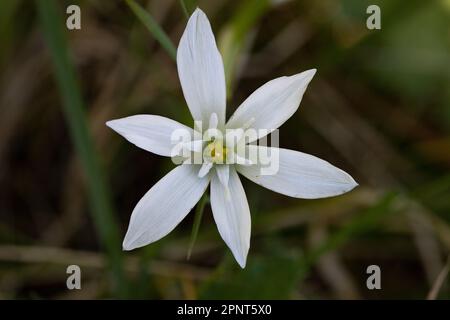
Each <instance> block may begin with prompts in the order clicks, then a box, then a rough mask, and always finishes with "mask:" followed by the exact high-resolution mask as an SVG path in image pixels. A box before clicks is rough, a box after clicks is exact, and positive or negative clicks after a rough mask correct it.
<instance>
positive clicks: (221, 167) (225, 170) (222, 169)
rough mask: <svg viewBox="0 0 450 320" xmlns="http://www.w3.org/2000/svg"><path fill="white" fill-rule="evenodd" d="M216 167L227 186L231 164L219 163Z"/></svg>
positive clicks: (218, 174) (220, 178)
mask: <svg viewBox="0 0 450 320" xmlns="http://www.w3.org/2000/svg"><path fill="white" fill-rule="evenodd" d="M215 168H216V172H217V177H218V178H219V180H220V182H221V183H222V185H223V186H224V187H227V186H228V181H229V178H230V166H229V165H227V164H218V165H216V166H215Z"/></svg>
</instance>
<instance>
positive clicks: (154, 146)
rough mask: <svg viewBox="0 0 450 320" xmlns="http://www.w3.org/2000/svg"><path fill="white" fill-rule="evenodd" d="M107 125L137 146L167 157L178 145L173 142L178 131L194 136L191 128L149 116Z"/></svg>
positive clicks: (169, 120) (138, 116)
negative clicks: (173, 135)
mask: <svg viewBox="0 0 450 320" xmlns="http://www.w3.org/2000/svg"><path fill="white" fill-rule="evenodd" d="M106 125H107V126H108V127H110V128H111V129H113V130H114V131H116V132H117V133H119V134H121V135H122V136H123V137H124V138H125V139H127V140H128V141H130V142H131V143H133V144H135V145H136V146H138V147H140V148H142V149H144V150H147V151H150V152H153V153H156V154H159V155H161V156H166V157H170V156H171V154H172V149H173V148H174V147H175V145H176V143H177V141H172V140H171V138H172V134H173V133H174V132H176V130H180V131H179V132H180V133H183V132H185V134H187V135H190V136H191V137H192V135H193V130H192V129H191V128H189V127H187V126H185V125H183V124H181V123H179V122H177V121H174V120H172V119H169V118H165V117H161V116H154V115H148V114H142V115H135V116H131V117H126V118H122V119H116V120H111V121H108V122H106Z"/></svg>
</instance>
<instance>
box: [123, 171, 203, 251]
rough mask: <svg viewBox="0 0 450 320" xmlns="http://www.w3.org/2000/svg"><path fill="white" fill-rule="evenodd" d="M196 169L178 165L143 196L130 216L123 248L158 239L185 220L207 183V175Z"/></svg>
mask: <svg viewBox="0 0 450 320" xmlns="http://www.w3.org/2000/svg"><path fill="white" fill-rule="evenodd" d="M197 171H198V167H197V166H193V165H180V166H178V167H176V168H175V169H173V170H172V171H170V172H169V173H168V174H167V175H166V176H164V177H163V178H162V179H161V180H160V181H158V182H157V183H156V184H155V185H154V186H153V187H152V188H151V189H150V190H149V191H148V192H147V193H146V194H145V195H144V197H143V198H142V199H141V200H140V201H139V203H138V204H137V205H136V207H135V208H134V210H133V213H132V215H131V219H130V224H129V226H128V231H127V234H126V236H125V239H124V241H123V249H124V250H133V249H135V248H138V247H142V246H145V245H147V244H149V243H152V242H154V241H157V240H159V239H161V238H162V237H164V236H165V235H167V234H168V233H169V232H170V231H172V230H173V229H174V228H175V227H176V226H177V225H178V223H180V222H181V220H183V219H184V217H185V216H186V215H187V214H188V213H189V211H191V209H192V208H193V207H194V206H195V204H196V203H197V202H198V201H199V200H200V198H201V196H202V195H203V193H204V192H205V190H206V188H207V187H208V184H209V178H208V177H205V178H202V179H201V178H199V177H198V176H197Z"/></svg>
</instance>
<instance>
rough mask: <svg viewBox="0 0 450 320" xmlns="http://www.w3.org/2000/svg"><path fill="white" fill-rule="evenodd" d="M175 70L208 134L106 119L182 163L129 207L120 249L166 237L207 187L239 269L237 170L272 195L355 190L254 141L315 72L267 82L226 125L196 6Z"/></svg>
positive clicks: (159, 121)
mask: <svg viewBox="0 0 450 320" xmlns="http://www.w3.org/2000/svg"><path fill="white" fill-rule="evenodd" d="M177 66H178V74H179V77H180V82H181V86H182V89H183V94H184V97H185V99H186V102H187V105H188V107H189V110H190V112H191V114H192V117H193V118H194V120H195V121H197V123H200V124H203V125H204V124H206V127H207V128H208V130H206V131H203V130H201V129H199V127H198V126H197V127H196V129H195V130H194V129H191V128H189V127H186V126H184V125H183V124H180V123H178V122H176V121H174V120H171V119H168V118H164V117H161V116H155V115H135V116H131V117H127V118H122V119H117V120H112V121H108V122H107V125H108V126H109V127H111V128H112V129H113V130H115V131H117V132H118V133H119V134H121V135H122V136H124V137H125V138H126V139H127V140H128V141H130V142H131V143H133V144H135V145H137V146H138V147H140V148H142V149H144V150H147V151H150V152H153V153H156V154H158V155H161V156H168V157H173V156H178V157H181V159H182V162H181V164H180V165H178V166H177V167H176V168H175V169H173V170H172V171H171V172H169V173H168V174H167V175H166V176H165V177H163V178H162V179H161V180H160V181H158V182H157V183H156V184H155V185H154V186H153V187H152V188H151V189H150V190H149V191H148V192H147V193H146V194H145V195H144V197H143V198H142V199H141V200H140V201H139V203H138V204H137V205H136V207H135V208H134V210H133V213H132V215H131V219H130V224H129V227H128V231H127V234H126V236H125V239H124V242H123V248H124V250H132V249H135V248H138V247H142V246H144V245H147V244H149V243H152V242H154V241H157V240H159V239H161V238H162V237H164V236H165V235H167V234H168V233H169V232H170V231H172V230H173V229H174V228H175V227H176V226H177V225H178V223H180V222H181V220H183V219H184V217H185V216H186V215H187V214H188V213H189V212H190V211H191V209H192V208H193V207H194V206H195V204H196V203H197V202H198V201H199V200H200V198H201V197H202V195H203V194H204V192H205V191H206V189H207V187H208V185H211V188H210V199H211V207H212V211H213V216H214V220H215V222H216V224H217V227H218V229H219V233H220V235H221V236H222V238H223V240H224V241H225V243H226V244H227V245H228V247H229V248H230V249H231V251H232V253H233V255H234V257H235V259H236V260H237V262H238V263H239V265H240V266H241V267H242V268H244V267H245V264H246V259H247V253H248V250H249V247H250V228H251V227H250V225H251V222H250V220H251V219H250V210H249V206H248V202H247V198H246V195H245V192H244V188H243V187H242V184H241V181H240V179H239V176H238V173H240V174H241V175H243V176H245V177H246V178H248V179H250V180H251V181H253V182H255V183H257V184H259V185H261V186H263V187H265V188H268V189H270V190H273V191H275V192H278V193H281V194H284V195H287V196H291V197H296V198H305V199H315V198H324V197H331V196H336V195H340V194H343V193H345V192H347V191H350V190H352V189H353V188H354V187H355V186H357V183H356V182H355V181H354V180H353V178H352V177H351V176H350V175H348V174H347V173H346V172H344V171H342V170H340V169H338V168H336V167H334V166H333V165H331V164H329V163H328V162H326V161H324V160H321V159H319V158H316V157H314V156H312V155H309V154H305V153H302V152H298V151H293V150H287V149H281V148H275V147H267V146H260V145H256V144H255V141H256V140H258V139H260V138H263V137H264V136H266V135H268V134H270V132H272V131H274V130H276V129H277V128H278V127H280V126H281V125H282V124H283V123H284V122H285V121H286V120H287V119H289V118H290V117H291V116H292V115H293V113H294V112H295V111H296V110H297V108H298V106H299V104H300V101H301V99H302V96H303V93H304V92H305V90H306V87H307V85H308V84H309V82H310V81H311V79H312V77H313V76H314V74H315V73H316V70H315V69H311V70H308V71H305V72H302V73H299V74H296V75H293V76H289V77H280V78H276V79H274V80H272V81H269V82H267V83H266V84H264V85H263V86H262V87H260V88H259V89H257V90H256V91H255V92H254V93H252V94H251V95H250V96H249V97H248V98H247V99H246V100H245V101H244V102H243V103H242V104H241V105H240V106H239V108H238V109H237V110H236V112H235V113H234V114H233V116H232V117H231V118H230V119H229V120H228V121H226V119H225V107H226V94H225V75H224V67H223V63H222V57H221V55H220V53H219V51H218V49H217V46H216V42H215V39H214V35H213V32H212V30H211V26H210V23H209V21H208V18H207V17H206V15H205V14H204V13H203V11H201V10H200V9H197V10H195V12H194V13H193V14H192V16H191V17H190V19H189V21H188V23H187V26H186V29H185V31H184V34H183V36H182V37H181V40H180V44H179V46H178V50H177ZM175 132H184V133H187V134H188V136H189V141H188V142H186V141H185V142H183V143H177V144H174V140H173V139H174V133H175ZM248 132H251V133H253V135H248V134H247V133H248ZM199 136H200V138H198V137H199ZM244 136H245V137H246V138H245V139H244V138H243V137H244ZM196 137H197V138H196ZM176 146H177V147H178V148H176ZM239 146H240V147H241V148H239ZM242 150H243V151H244V152H242ZM262 153H264V154H268V155H269V156H270V159H271V160H275V162H276V170H275V171H272V172H269V173H267V172H266V173H264V169H265V168H266V164H263V163H262V162H261V161H259V158H258V155H260V154H262ZM192 154H194V155H197V156H198V155H200V160H201V162H200V163H201V164H198V162H195V161H194V162H193V161H192V157H189V156H188V155H192ZM273 155H276V157H272V156H273ZM194 158H195V157H194ZM266 169H267V168H266Z"/></svg>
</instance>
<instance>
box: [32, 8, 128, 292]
mask: <svg viewBox="0 0 450 320" xmlns="http://www.w3.org/2000/svg"><path fill="white" fill-rule="evenodd" d="M35 3H36V6H37V9H38V12H39V17H40V21H41V26H42V31H43V34H44V37H45V39H46V41H47V45H48V47H49V50H50V55H51V58H52V61H53V66H54V72H55V76H56V80H57V84H58V86H59V90H60V94H61V98H62V100H63V104H62V106H63V112H64V116H65V118H66V121H67V124H68V126H69V131H70V135H71V138H72V140H73V142H74V144H75V149H76V152H77V155H78V157H79V159H80V161H81V164H82V167H83V170H84V174H85V178H86V181H87V188H88V194H89V199H90V203H91V213H92V217H93V220H94V223H95V226H96V228H97V232H98V233H99V236H100V238H101V242H102V245H103V246H104V247H105V249H106V253H107V256H108V259H109V260H108V262H109V267H110V269H111V271H112V276H113V279H114V288H115V290H116V292H117V293H118V294H119V295H120V297H124V296H125V295H126V282H125V276H124V272H123V266H122V250H121V243H120V238H119V232H118V231H119V229H118V226H117V223H116V220H115V218H114V217H115V216H114V214H113V207H112V204H111V201H110V197H109V192H108V190H107V188H106V185H105V183H104V177H103V174H102V170H101V167H100V162H99V159H98V158H97V154H96V152H95V149H94V144H93V141H92V138H91V136H90V132H89V129H88V126H87V122H86V116H85V113H84V103H83V101H82V97H81V92H80V88H79V86H78V83H77V80H76V75H75V70H74V68H73V65H72V64H71V62H70V59H69V53H68V49H67V43H66V38H65V34H64V31H65V30H66V26H65V24H64V21H63V19H62V17H61V14H60V12H59V11H58V8H57V5H56V2H55V1H54V0H36V2H35Z"/></svg>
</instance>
